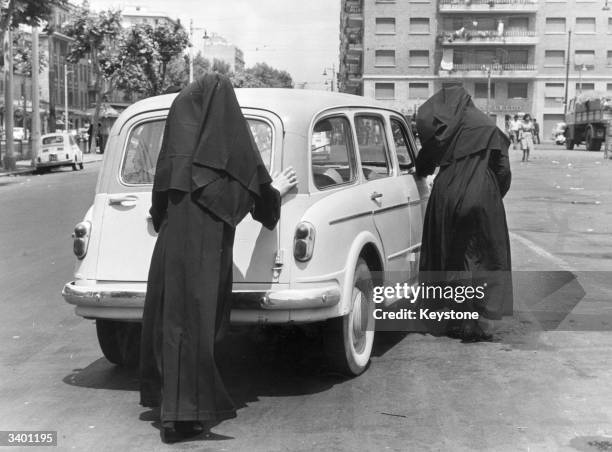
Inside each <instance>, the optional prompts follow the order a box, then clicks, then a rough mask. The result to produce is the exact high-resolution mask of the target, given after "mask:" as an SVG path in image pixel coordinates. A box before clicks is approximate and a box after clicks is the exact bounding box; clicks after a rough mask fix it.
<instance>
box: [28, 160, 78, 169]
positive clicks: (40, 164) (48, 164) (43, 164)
mask: <svg viewBox="0 0 612 452" xmlns="http://www.w3.org/2000/svg"><path fill="white" fill-rule="evenodd" d="M73 164H74V160H57V161H53V162H36V168H49V167H52V166H66V165H73Z"/></svg>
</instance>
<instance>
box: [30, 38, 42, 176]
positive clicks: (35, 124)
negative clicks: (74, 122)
mask: <svg viewBox="0 0 612 452" xmlns="http://www.w3.org/2000/svg"><path fill="white" fill-rule="evenodd" d="M38 58H39V56H38V27H32V135H31V141H30V142H31V143H32V144H31V154H32V166H35V165H36V157H37V156H38V151H39V142H40V96H39V89H40V88H39V80H38V75H39V74H38V72H39V70H40V68H39V61H38Z"/></svg>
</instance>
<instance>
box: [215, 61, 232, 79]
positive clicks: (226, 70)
mask: <svg viewBox="0 0 612 452" xmlns="http://www.w3.org/2000/svg"><path fill="white" fill-rule="evenodd" d="M212 70H213V72H218V73H219V74H223V75H227V76H229V75H231V73H232V67H231V66H230V64H229V63H228V62H226V61H223V60H219V59H218V58H214V59H213V65H212Z"/></svg>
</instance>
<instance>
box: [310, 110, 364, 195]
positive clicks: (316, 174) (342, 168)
mask: <svg viewBox="0 0 612 452" xmlns="http://www.w3.org/2000/svg"><path fill="white" fill-rule="evenodd" d="M352 143H353V140H352V136H351V126H350V123H349V121H348V119H347V118H346V117H344V116H334V117H329V118H324V119H321V120H319V121H318V122H317V123H316V124H315V126H314V128H313V130H312V136H311V148H310V152H311V161H312V175H313V180H314V184H315V186H316V187H317V188H319V189H323V188H328V187H333V186H336V185H340V184H345V183H348V182H352V181H354V180H355V179H356V177H355V174H356V171H355V167H356V166H355V152H354V150H353V146H352Z"/></svg>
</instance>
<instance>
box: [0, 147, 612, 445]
mask: <svg viewBox="0 0 612 452" xmlns="http://www.w3.org/2000/svg"><path fill="white" fill-rule="evenodd" d="M541 147H545V146H541ZM547 148H548V149H547V150H544V149H538V150H536V151H535V152H534V155H533V156H532V161H530V162H528V163H520V155H519V154H520V151H513V152H512V153H511V161H512V170H513V185H512V188H511V189H510V192H509V194H508V196H507V199H506V209H507V214H508V222H509V226H510V230H511V241H512V251H513V267H514V269H515V278H514V281H515V284H514V285H515V287H514V288H515V309H516V311H517V312H516V313H515V315H514V317H512V318H508V319H507V320H505V321H504V322H503V324H502V325H501V326H500V332H499V334H498V335H497V337H496V341H495V342H493V343H479V344H461V343H460V342H459V341H457V340H452V339H448V338H436V337H433V336H431V335H423V334H417V333H411V334H399V333H386V334H381V335H379V338H378V341H377V344H376V349H375V356H374V357H373V359H372V365H371V367H370V368H369V369H368V370H367V371H366V372H365V373H364V374H363V375H361V376H360V377H358V378H354V379H350V380H347V379H344V378H342V377H340V376H338V375H335V374H333V373H330V372H328V371H327V369H326V367H325V366H324V365H323V364H322V361H321V360H320V359H319V356H318V351H317V350H318V349H317V347H318V345H319V343H318V341H317V339H316V338H312V337H309V336H307V335H304V334H300V333H298V332H295V331H285V332H283V333H282V335H281V336H278V335H277V336H275V338H269V337H266V335H265V334H264V333H262V332H254V331H252V332H244V331H242V332H236V333H234V334H232V335H231V336H230V338H229V340H228V341H226V343H224V344H223V347H222V352H221V353H220V356H221V361H222V363H221V364H222V370H223V373H224V375H225V376H226V378H227V382H228V389H229V391H230V393H231V395H232V397H233V398H234V400H235V402H236V403H237V404H238V406H239V407H240V409H239V410H238V417H237V418H236V419H233V420H230V421H226V422H223V423H222V424H220V425H218V426H216V427H215V428H214V429H213V432H214V436H213V437H212V438H209V439H208V440H202V438H200V439H197V440H195V441H190V442H185V443H181V444H177V445H174V446H167V445H164V444H162V443H161V442H160V439H159V432H158V430H157V429H156V428H155V426H156V424H154V423H153V421H152V419H153V413H151V411H150V410H148V409H143V408H142V407H140V406H139V405H138V391H137V388H138V380H137V374H136V373H135V372H134V371H129V370H122V369H118V368H116V367H114V366H112V365H110V363H108V362H107V361H106V360H105V359H104V358H103V357H102V354H101V352H100V350H99V348H98V345H97V339H96V333H95V328H94V324H93V322H92V321H88V320H83V319H81V318H79V317H77V316H75V315H74V313H73V308H72V307H71V306H69V305H67V304H66V303H65V302H64V301H63V299H62V297H61V295H60V290H61V287H62V285H63V284H64V283H65V282H66V281H67V280H69V279H70V278H71V277H72V267H73V262H74V257H73V254H72V249H71V248H72V240H71V238H70V233H71V231H72V228H73V226H74V224H75V223H76V222H78V221H80V219H81V217H82V215H83V214H84V213H85V211H86V209H87V207H88V206H89V203H90V202H91V200H92V197H93V192H94V187H95V183H96V176H97V171H98V170H99V168H100V163H99V162H92V163H88V164H86V166H85V169H84V170H83V171H78V172H73V171H72V170H70V169H69V168H67V169H64V170H59V171H54V172H52V173H50V174H45V175H26V176H19V177H3V178H0V208H1V211H2V215H1V216H0V302H1V303H2V308H3V309H2V311H3V315H2V316H0V342H1V343H2V344H3V347H2V349H1V351H0V363H1V364H0V430H57V431H58V432H59V440H58V447H57V449H58V450H77V451H82V450H96V451H97V450H113V451H119V450H121V451H129V450H135V451H136V450H147V451H153V450H211V451H212V450H215V451H216V450H227V451H235V450H239V451H242V450H244V451H282V450H297V451H311V450H321V451H344V450H355V451H362V450H363V451H377V450H397V451H428V450H435V451H474V450H483V451H486V450H494V451H560V450H561V451H572V450H581V451H591V450H592V451H597V450H610V448H612V404H610V400H612V384H611V383H610V382H611V381H612V284H610V279H611V278H610V276H611V275H612V273H611V272H612V160H603V157H602V153H600V152H597V153H595V152H586V151H584V150H577V151H566V150H564V149H563V148H561V147H554V146H553V145H549V146H547ZM41 449H42V448H41ZM28 450H30V449H28ZM42 450H49V449H48V448H47V449H42Z"/></svg>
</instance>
